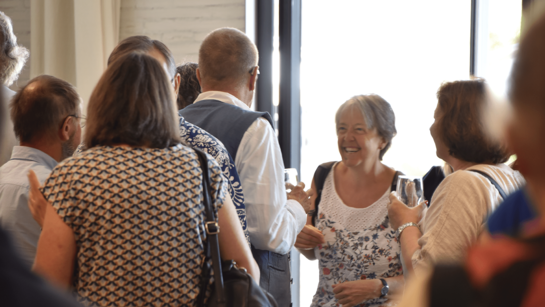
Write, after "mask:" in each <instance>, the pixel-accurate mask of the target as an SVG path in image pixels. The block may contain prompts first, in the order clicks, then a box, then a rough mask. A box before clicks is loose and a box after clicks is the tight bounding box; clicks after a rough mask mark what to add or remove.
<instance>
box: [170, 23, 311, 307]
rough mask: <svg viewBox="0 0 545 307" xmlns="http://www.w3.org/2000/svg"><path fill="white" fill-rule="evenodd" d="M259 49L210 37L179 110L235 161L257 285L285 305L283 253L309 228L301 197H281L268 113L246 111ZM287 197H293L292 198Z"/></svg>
mask: <svg viewBox="0 0 545 307" xmlns="http://www.w3.org/2000/svg"><path fill="white" fill-rule="evenodd" d="M257 62H258V52H257V48H256V46H255V45H254V44H253V43H252V42H251V41H250V39H249V38H248V37H247V36H246V35H245V34H244V33H242V32H241V31H239V30H237V29H233V28H221V29H217V30H215V31H213V32H211V33H210V34H209V35H208V36H207V37H206V38H205V39H204V41H203V43H202V44H201V47H200V50H199V68H198V69H197V78H198V80H199V83H200V85H201V89H202V94H200V95H199V96H198V97H197V99H196V100H195V102H194V103H193V104H192V105H189V106H187V107H186V108H184V109H183V110H180V115H181V116H183V117H184V118H185V119H186V120H187V121H189V122H191V123H193V124H195V125H197V126H199V127H201V128H203V129H204V130H206V131H208V132H209V133H211V134H212V135H214V136H215V137H217V138H218V139H219V140H220V141H221V142H222V143H223V144H224V145H225V147H226V148H227V150H228V151H229V153H230V154H231V156H232V157H233V158H234V159H235V166H236V168H237V170H238V173H239V175H240V179H241V182H242V189H243V190H244V197H245V205H246V212H247V222H248V230H249V232H250V241H251V243H252V252H253V254H254V258H255V259H256V261H257V263H258V265H259V267H260V270H261V281H260V285H261V286H262V287H263V288H264V289H265V290H267V291H269V292H270V293H271V294H272V295H273V296H274V298H275V299H276V300H277V302H278V304H279V306H289V305H290V303H291V295H290V272H289V256H288V253H289V251H290V249H291V248H292V246H293V244H294V243H295V240H296V238H297V234H298V233H299V232H300V231H301V230H302V229H303V227H304V226H305V223H306V219H307V218H306V213H305V209H304V208H303V207H302V206H301V204H300V202H305V203H306V201H307V198H308V197H307V195H306V194H304V193H301V194H297V196H296V195H295V194H291V195H286V190H285V187H284V162H283V160H282V154H281V152H280V146H279V144H278V140H277V139H276V134H275V132H274V128H273V121H272V119H271V117H270V115H269V114H268V113H264V112H254V111H252V110H251V109H250V107H251V105H252V100H253V96H254V90H255V85H256V79H257V75H258V73H259V69H258V66H257ZM288 198H293V199H289V200H288Z"/></svg>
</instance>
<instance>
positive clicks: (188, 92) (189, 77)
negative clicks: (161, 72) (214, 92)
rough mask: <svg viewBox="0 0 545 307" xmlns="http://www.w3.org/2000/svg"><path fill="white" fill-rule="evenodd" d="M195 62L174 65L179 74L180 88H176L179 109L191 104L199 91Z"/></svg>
mask: <svg viewBox="0 0 545 307" xmlns="http://www.w3.org/2000/svg"><path fill="white" fill-rule="evenodd" d="M198 67H199V65H198V64H197V63H185V64H183V65H180V66H178V67H176V72H177V73H178V74H180V76H181V81H180V89H179V90H178V98H177V100H176V101H177V103H178V110H181V109H183V108H185V107H187V106H188V105H190V104H192V103H193V102H194V101H195V99H197V96H199V94H200V93H201V85H200V84H199V80H198V79H197V68H198Z"/></svg>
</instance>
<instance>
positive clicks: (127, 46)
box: [108, 35, 176, 80]
mask: <svg viewBox="0 0 545 307" xmlns="http://www.w3.org/2000/svg"><path fill="white" fill-rule="evenodd" d="M152 49H156V50H157V51H159V52H160V53H161V54H162V55H163V56H164V57H165V60H166V61H167V65H168V73H169V75H170V76H169V79H170V80H172V79H173V78H174V77H175V76H176V62H175V61H174V56H173V55H172V52H170V50H169V49H168V48H167V46H166V45H165V44H163V43H162V42H160V41H158V40H154V39H151V38H149V37H147V36H144V35H137V36H129V37H127V38H125V39H124V40H122V41H121V42H120V43H119V45H117V46H116V47H115V48H114V50H113V51H112V53H111V54H110V57H109V58H108V66H110V64H112V63H113V62H115V61H116V60H117V59H119V58H120V57H122V56H124V55H126V54H128V53H133V52H136V53H148V52H150V51H151V50H152Z"/></svg>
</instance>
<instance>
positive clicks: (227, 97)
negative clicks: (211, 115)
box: [193, 91, 250, 110]
mask: <svg viewBox="0 0 545 307" xmlns="http://www.w3.org/2000/svg"><path fill="white" fill-rule="evenodd" d="M209 99H214V100H219V101H221V102H225V103H228V104H232V105H235V106H237V107H241V108H243V109H245V110H250V108H249V107H248V106H247V105H246V104H245V103H244V102H242V101H241V100H240V99H238V98H237V97H235V96H233V95H231V94H229V93H226V92H220V91H208V92H204V93H201V94H200V95H199V97H197V99H195V102H193V103H197V102H199V101H201V100H209Z"/></svg>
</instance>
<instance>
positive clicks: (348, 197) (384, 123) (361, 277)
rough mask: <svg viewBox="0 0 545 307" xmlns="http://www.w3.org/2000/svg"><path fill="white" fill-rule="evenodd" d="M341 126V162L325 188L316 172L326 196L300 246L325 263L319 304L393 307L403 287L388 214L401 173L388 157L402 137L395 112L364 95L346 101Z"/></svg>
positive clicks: (338, 120) (316, 299)
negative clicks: (386, 161) (387, 162)
mask: <svg viewBox="0 0 545 307" xmlns="http://www.w3.org/2000/svg"><path fill="white" fill-rule="evenodd" d="M335 121H336V127H337V137H338V147H339V152H340V154H341V157H342V161H340V162H336V163H334V164H333V165H332V166H330V167H329V169H330V171H329V173H328V174H327V177H326V179H325V182H324V183H323V189H321V188H320V190H321V191H317V185H316V180H317V175H315V177H314V180H313V182H312V190H314V194H315V195H316V194H318V193H317V192H321V193H320V195H321V196H320V197H321V199H320V200H319V205H318V208H316V209H315V210H317V212H316V214H315V215H314V216H315V218H313V216H312V215H311V214H310V213H309V217H308V218H307V225H306V226H305V228H304V229H303V231H302V232H301V233H300V234H299V236H298V237H297V242H296V244H295V246H296V247H297V248H298V249H299V251H300V252H301V253H302V254H303V255H305V257H307V258H308V259H311V260H314V259H318V261H319V269H320V281H319V284H318V289H317V291H316V294H315V295H314V298H313V300H312V306H340V305H342V306H391V305H392V302H393V301H392V296H395V295H396V294H401V292H402V288H403V276H402V274H403V269H402V266H401V261H400V253H401V251H400V246H399V243H398V240H397V236H396V233H395V229H393V228H392V227H391V226H390V222H389V219H388V211H387V205H388V203H389V198H388V196H389V194H390V191H391V188H392V183H393V182H394V181H395V179H396V178H397V176H396V175H397V172H396V171H395V170H393V169H391V168H390V167H388V166H386V165H384V164H383V163H382V162H381V160H382V157H383V155H384V154H385V153H386V151H387V150H388V148H389V147H390V145H391V142H392V138H393V137H394V136H395V134H396V129H395V115H394V112H393V110H392V108H391V106H390V104H388V102H386V101H385V100H384V99H382V98H381V97H380V96H378V95H361V96H355V97H353V98H351V99H350V100H348V101H347V102H345V103H344V104H343V105H342V106H341V107H340V108H339V110H338V111H337V114H336V116H335ZM323 165H326V164H323ZM323 165H322V167H323ZM330 165H331V164H330ZM312 203H313V205H314V204H315V202H314V201H313V202H312ZM313 219H314V220H313ZM313 225H315V226H313Z"/></svg>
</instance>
